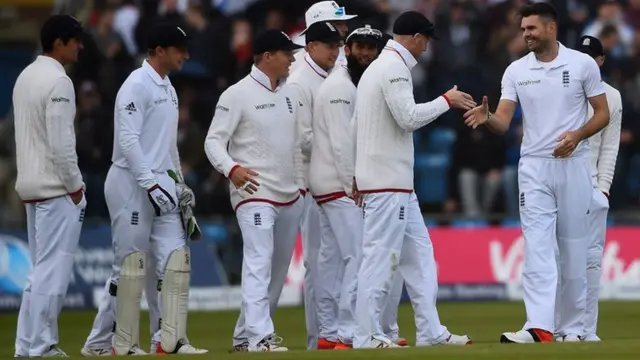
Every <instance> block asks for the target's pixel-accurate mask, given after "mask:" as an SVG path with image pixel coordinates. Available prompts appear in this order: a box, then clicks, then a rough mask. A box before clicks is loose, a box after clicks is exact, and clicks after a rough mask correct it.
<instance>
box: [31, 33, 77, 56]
mask: <svg viewBox="0 0 640 360" xmlns="http://www.w3.org/2000/svg"><path fill="white" fill-rule="evenodd" d="M74 38H75V36H55V35H54V34H43V35H42V36H41V37H40V45H42V52H43V53H45V54H49V53H51V52H52V51H53V44H54V43H55V42H56V40H57V39H60V41H62V45H67V44H68V43H69V41H70V40H71V39H74Z"/></svg>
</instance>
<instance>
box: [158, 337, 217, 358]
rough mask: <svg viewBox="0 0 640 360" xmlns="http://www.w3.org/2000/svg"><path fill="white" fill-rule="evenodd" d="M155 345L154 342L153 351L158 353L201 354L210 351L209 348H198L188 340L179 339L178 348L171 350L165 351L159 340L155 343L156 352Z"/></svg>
mask: <svg viewBox="0 0 640 360" xmlns="http://www.w3.org/2000/svg"><path fill="white" fill-rule="evenodd" d="M153 345H154V344H153V343H152V344H151V353H152V354H156V355H172V354H178V355H201V354H206V353H208V352H209V350H207V349H198V348H196V347H194V346H193V345H191V344H189V343H188V342H187V341H186V340H179V341H178V344H176V348H175V349H174V350H173V351H171V352H167V351H164V349H163V348H162V344H161V343H159V342H156V343H155V345H156V346H155V352H154V351H153V350H154V349H153Z"/></svg>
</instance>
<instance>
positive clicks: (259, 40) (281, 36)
mask: <svg viewBox="0 0 640 360" xmlns="http://www.w3.org/2000/svg"><path fill="white" fill-rule="evenodd" d="M303 47H304V46H300V45H298V44H295V43H294V42H293V41H291V38H290V37H289V35H287V34H285V33H284V32H282V31H280V30H266V31H263V32H261V33H260V34H258V36H257V37H256V39H255V41H254V45H253V54H254V55H258V54H263V53H266V52H276V51H293V50H298V49H302V48H303Z"/></svg>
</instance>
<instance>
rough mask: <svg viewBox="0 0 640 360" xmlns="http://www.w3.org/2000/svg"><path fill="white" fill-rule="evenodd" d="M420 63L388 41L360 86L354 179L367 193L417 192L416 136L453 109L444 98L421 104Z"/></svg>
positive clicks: (407, 52)
mask: <svg viewBox="0 0 640 360" xmlns="http://www.w3.org/2000/svg"><path fill="white" fill-rule="evenodd" d="M416 63H417V61H416V59H415V58H414V57H413V55H411V53H410V52H409V51H408V50H407V49H405V48H404V47H403V46H402V45H400V44H399V43H397V42H396V41H393V40H389V42H388V43H387V46H386V47H385V48H384V50H383V51H382V53H381V54H380V56H379V57H378V58H377V59H376V60H374V61H373V62H372V63H371V65H369V67H368V68H367V70H366V71H365V72H364V74H363V75H362V78H361V79H360V82H359V83H358V91H357V97H358V101H357V103H356V112H355V117H356V126H357V140H356V142H357V143H356V166H355V167H356V171H355V176H356V181H357V183H358V189H359V190H360V191H362V192H365V193H366V192H412V191H413V162H414V153H413V131H415V130H417V129H419V128H421V127H423V126H425V125H427V124H429V123H431V122H432V121H434V120H435V119H437V118H438V116H440V115H442V114H444V113H445V112H446V111H447V110H449V103H448V101H447V99H446V98H445V97H444V96H440V97H438V98H436V99H435V100H433V101H430V102H428V103H424V104H416V102H415V99H414V98H413V82H412V80H411V68H413V67H414V66H415V65H416Z"/></svg>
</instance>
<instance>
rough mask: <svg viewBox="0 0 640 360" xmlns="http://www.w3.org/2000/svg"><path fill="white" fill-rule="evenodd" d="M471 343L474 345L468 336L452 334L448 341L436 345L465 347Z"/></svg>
mask: <svg viewBox="0 0 640 360" xmlns="http://www.w3.org/2000/svg"><path fill="white" fill-rule="evenodd" d="M471 343H472V341H471V338H470V337H469V336H468V335H455V334H451V335H449V337H448V338H447V339H446V340H444V341H443V342H441V343H438V344H436V345H444V346H465V345H471Z"/></svg>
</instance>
